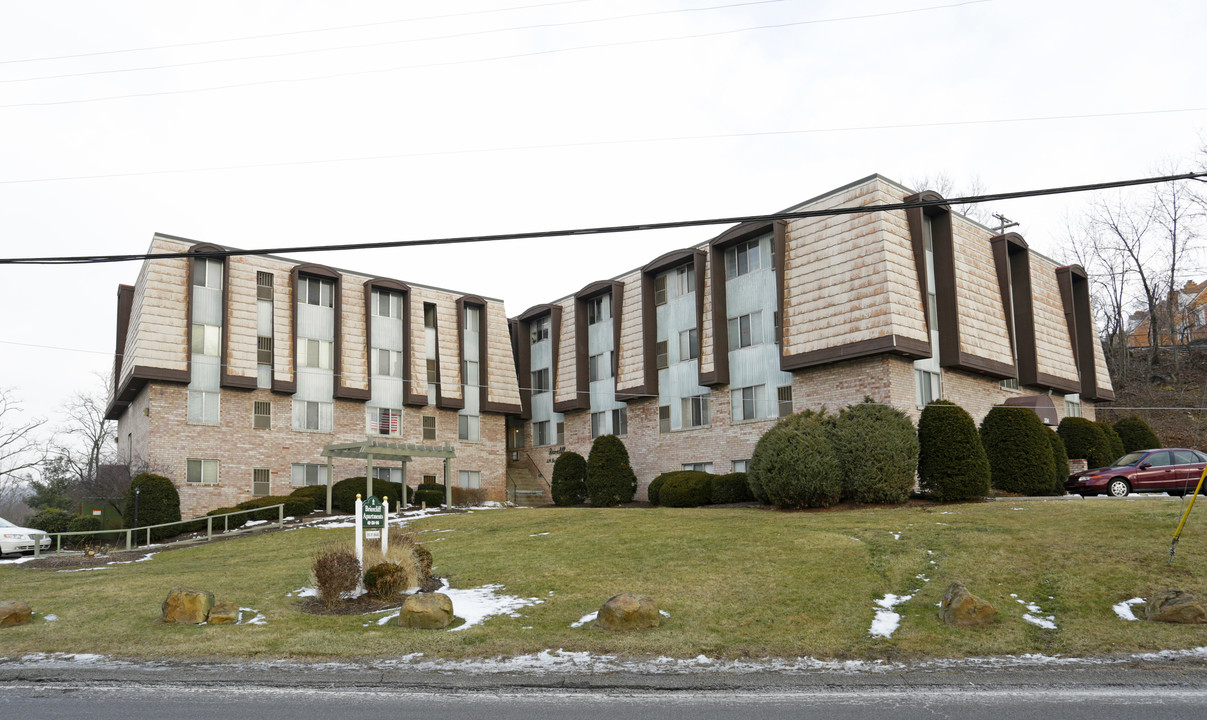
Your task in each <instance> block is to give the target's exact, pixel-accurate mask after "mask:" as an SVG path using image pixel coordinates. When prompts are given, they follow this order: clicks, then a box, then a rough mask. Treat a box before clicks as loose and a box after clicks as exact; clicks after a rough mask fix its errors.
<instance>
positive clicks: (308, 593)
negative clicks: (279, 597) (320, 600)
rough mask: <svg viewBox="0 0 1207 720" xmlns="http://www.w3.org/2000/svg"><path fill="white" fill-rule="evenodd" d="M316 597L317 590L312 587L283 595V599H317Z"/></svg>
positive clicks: (301, 588) (317, 594)
mask: <svg viewBox="0 0 1207 720" xmlns="http://www.w3.org/2000/svg"><path fill="white" fill-rule="evenodd" d="M318 596H319V591H318V588H312V587H300V588H298V589H297V590H294V591H293V592H291V593H285V597H300V598H304V597H318Z"/></svg>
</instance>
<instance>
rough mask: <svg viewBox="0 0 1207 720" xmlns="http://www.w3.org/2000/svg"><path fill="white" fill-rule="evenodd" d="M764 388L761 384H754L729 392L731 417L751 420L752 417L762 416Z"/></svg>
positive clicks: (764, 400)
mask: <svg viewBox="0 0 1207 720" xmlns="http://www.w3.org/2000/svg"><path fill="white" fill-rule="evenodd" d="M765 392H766V391H765V390H764V388H763V386H762V385H754V386H752V387H744V388H738V389H736V390H732V391H730V393H729V396H730V401H731V404H732V408H733V419H734V420H735V421H737V420H753V419H754V418H758V417H762V416H763V412H762V409H763V407H765V405H764V403H765V402H766V398H765V397H764V393H765Z"/></svg>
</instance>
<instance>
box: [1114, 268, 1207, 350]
mask: <svg viewBox="0 0 1207 720" xmlns="http://www.w3.org/2000/svg"><path fill="white" fill-rule="evenodd" d="M1159 312H1161V313H1163V314H1165V315H1166V316H1167V317H1168V316H1169V315H1170V314H1172V316H1173V326H1174V327H1173V332H1172V333H1171V332H1170V329H1169V328H1168V327H1162V328H1160V332H1159V338H1158V346H1159V347H1163V348H1170V347H1178V346H1181V347H1189V346H1196V345H1197V346H1202V345H1207V280H1204V281H1203V282H1201V283H1195V282H1193V281H1188V282H1187V283H1186V284H1185V285H1184V286H1182V289H1181V290H1175V291H1173V292H1171V293H1170V294H1169V298H1168V299H1166V301H1165V305H1164V307H1162V308H1161V309H1160V311H1159ZM1161 322H1166V323H1168V321H1167V320H1166V321H1159V322H1158V325H1160V324H1161ZM1127 328H1128V332H1127V346H1128V347H1129V348H1133V349H1145V348H1149V347H1151V346H1152V330H1151V328H1152V318H1150V317H1149V315H1148V312H1146V311H1144V310H1137V311H1136V312H1134V313H1132V315H1131V317H1130V318H1128V323H1127Z"/></svg>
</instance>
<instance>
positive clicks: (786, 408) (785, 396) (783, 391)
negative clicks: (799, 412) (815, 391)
mask: <svg viewBox="0 0 1207 720" xmlns="http://www.w3.org/2000/svg"><path fill="white" fill-rule="evenodd" d="M775 393H776V396H777V397H776V399H777V400H778V401H779V415H780V417H788V416H789V415H791V414H792V386H791V385H781V386H779V387H778V388H776V389H775Z"/></svg>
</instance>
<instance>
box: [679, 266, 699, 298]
mask: <svg viewBox="0 0 1207 720" xmlns="http://www.w3.org/2000/svg"><path fill="white" fill-rule="evenodd" d="M675 290H676V294H677V295H678V296H679V297H682V296H684V295H689V294H691V293H693V292H695V290H696V268H695V266H694V265H692V264H688V265H682V266H680V267H679V268H677V269H676V270H675Z"/></svg>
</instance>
